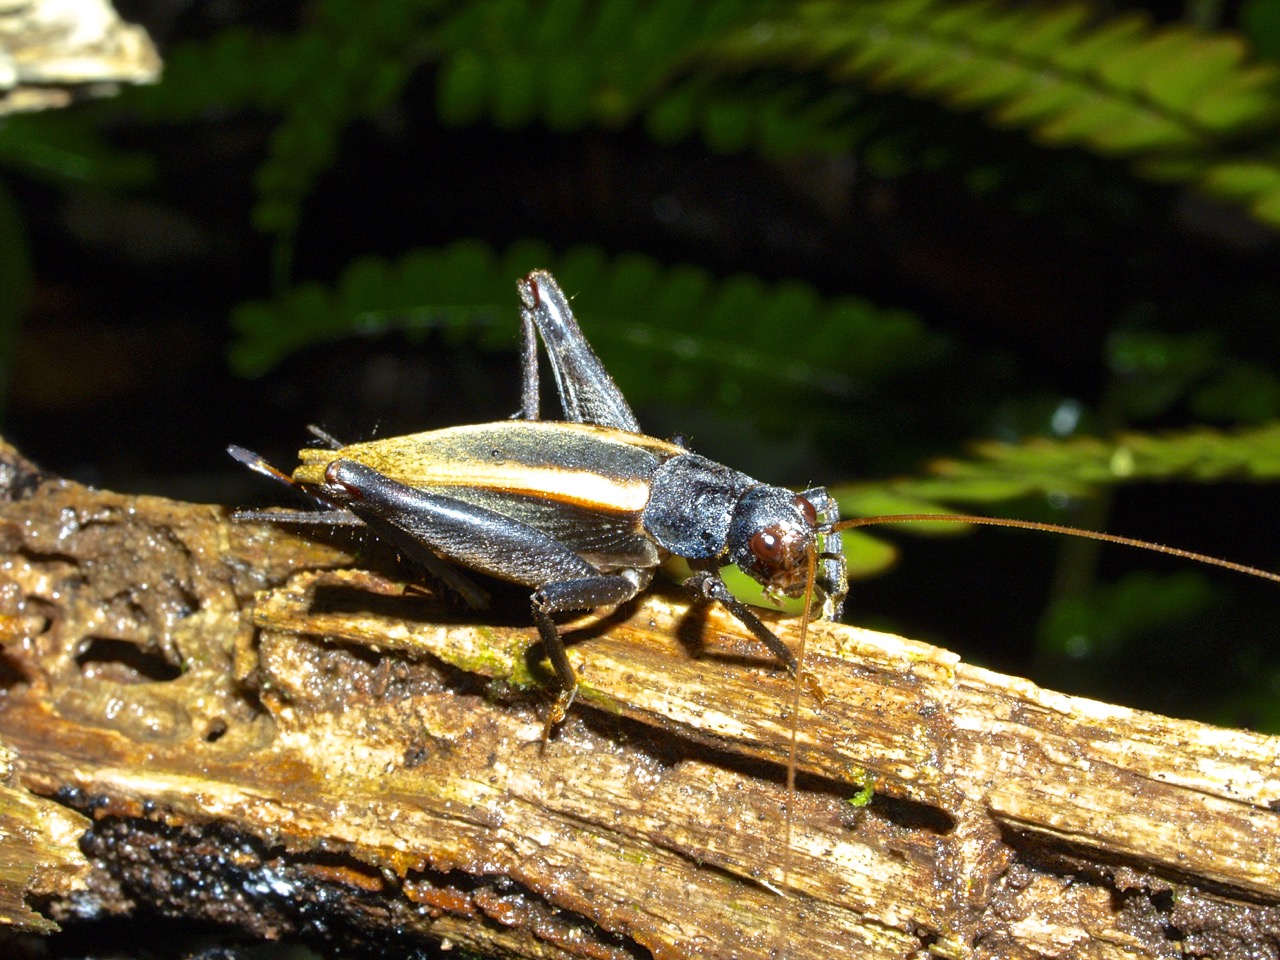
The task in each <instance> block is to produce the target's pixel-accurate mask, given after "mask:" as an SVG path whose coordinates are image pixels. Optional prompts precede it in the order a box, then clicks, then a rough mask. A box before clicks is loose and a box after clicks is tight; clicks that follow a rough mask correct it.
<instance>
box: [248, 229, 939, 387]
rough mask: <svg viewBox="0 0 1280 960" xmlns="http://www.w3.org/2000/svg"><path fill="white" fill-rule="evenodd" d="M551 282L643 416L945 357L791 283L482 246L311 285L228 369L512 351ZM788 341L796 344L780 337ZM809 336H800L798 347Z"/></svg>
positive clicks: (845, 381)
mask: <svg viewBox="0 0 1280 960" xmlns="http://www.w3.org/2000/svg"><path fill="white" fill-rule="evenodd" d="M537 267H547V268H550V269H551V270H552V271H553V272H554V273H555V274H556V277H557V279H558V280H559V281H560V283H561V285H562V286H563V287H564V288H565V290H567V291H568V292H569V293H570V295H571V296H573V297H574V309H575V312H576V313H577V314H578V318H579V321H580V322H581V324H582V327H583V330H584V332H585V333H586V334H587V337H588V339H590V340H591V342H592V344H593V345H594V346H595V347H596V349H597V350H598V351H599V352H600V354H601V355H602V356H603V357H605V358H606V360H607V363H608V366H609V369H610V371H611V372H612V373H613V374H614V376H615V378H616V379H617V380H618V382H619V385H620V386H621V387H622V389H623V391H624V392H625V393H626V395H627V397H628V398H629V399H630V400H631V401H632V402H633V403H635V404H645V403H648V402H655V401H661V402H664V403H668V404H680V403H695V402H696V403H699V404H703V403H706V402H707V401H708V400H710V401H711V402H712V403H718V404H719V405H720V406H722V407H729V408H732V407H734V406H736V405H737V404H739V403H740V402H741V400H742V398H743V396H744V394H745V393H746V392H747V391H748V390H755V391H758V392H760V393H761V394H763V395H774V394H773V391H794V390H802V391H810V392H813V393H817V394H819V395H825V396H828V397H835V398H843V397H845V396H847V395H848V394H849V393H850V392H851V391H852V390H853V388H854V385H855V384H857V385H862V384H864V383H866V382H868V381H870V380H874V379H880V378H884V377H888V376H891V375H893V374H894V373H895V372H897V371H901V370H903V369H907V368H914V367H917V366H919V365H920V364H921V363H923V362H926V359H925V358H929V357H935V356H937V354H938V352H939V351H938V338H937V337H936V336H935V335H933V334H931V333H929V332H928V331H926V330H925V329H924V328H923V327H922V325H921V324H920V322H919V321H918V320H917V319H916V318H915V317H913V316H911V315H910V314H908V313H906V312H905V311H901V310H882V309H879V308H877V307H875V306H873V305H872V304H870V303H868V302H867V301H865V300H861V299H858V298H856V297H838V298H835V299H831V300H823V299H821V298H820V297H819V296H818V295H817V294H816V293H815V292H814V291H813V290H812V289H810V288H809V287H807V286H805V285H803V284H800V283H794V282H784V283H779V284H775V285H772V286H769V285H766V284H764V283H762V282H760V281H759V280H756V279H755V278H752V277H747V276H737V277H731V278H728V279H726V280H715V279H713V278H712V277H711V276H710V275H709V274H707V273H706V272H705V271H703V270H701V269H699V268H696V267H690V266H680V267H661V266H660V265H659V264H657V263H656V262H655V261H653V260H650V259H649V258H646V257H641V256H636V255H624V256H619V257H616V258H609V257H606V256H605V254H604V253H602V252H601V251H600V250H598V249H596V248H593V247H579V248H576V249H574V250H570V251H569V252H567V253H565V254H562V255H552V254H551V253H550V251H549V250H548V249H547V248H545V247H543V246H542V245H540V244H536V243H525V244H520V245H517V246H515V247H513V248H511V249H510V250H509V251H507V252H506V253H505V254H504V255H502V256H496V255H494V253H493V252H492V251H491V249H490V248H489V247H488V246H486V245H485V244H483V243H479V242H460V243H455V244H453V245H451V246H449V247H447V248H445V249H443V250H418V251H414V252H411V253H409V254H407V255H406V256H404V257H403V258H401V259H399V260H397V261H395V262H387V261H385V260H380V259H375V258H368V259H364V260H361V261H358V262H357V263H354V264H352V265H351V266H350V267H348V268H347V270H346V271H345V272H344V273H343V274H342V276H341V277H340V278H339V280H338V282H337V284H336V285H335V286H334V287H333V288H329V287H325V286H322V285H319V284H307V285H303V286H299V287H296V288H294V289H292V290H289V291H287V292H286V293H285V294H283V295H281V296H279V297H277V298H276V299H275V300H273V301H270V302H257V303H250V304H246V305H243V306H241V307H240V308H239V309H238V310H237V311H236V313H235V316H234V318H233V323H234V325H235V328H236V331H237V333H238V340H237V343H236V344H235V346H234V347H233V349H232V353H231V357H232V363H233V366H234V367H235V369H236V370H237V371H238V372H240V373H242V374H246V375H254V374H259V373H262V372H263V371H265V370H267V369H269V368H270V367H271V366H273V365H274V364H276V363H278V362H279V361H280V360H281V359H282V358H283V357H284V356H286V355H287V354H289V353H291V352H294V351H296V350H298V349H300V348H302V347H304V346H307V345H310V344H314V343H317V342H323V341H327V340H332V339H336V338H340V337H344V336H349V335H351V334H353V333H355V332H361V333H371V332H380V331H384V330H389V329H397V330H408V331H413V330H422V329H432V330H446V331H455V332H457V333H458V334H465V335H469V336H473V337H476V338H477V339H478V340H479V341H480V342H481V344H482V345H484V346H489V347H495V348H506V347H513V346H514V345H515V344H516V342H517V331H518V324H517V317H518V313H517V302H516V297H515V283H514V282H515V279H516V278H517V277H519V276H522V275H523V274H525V273H527V272H529V271H530V270H532V269H534V268H537ZM779 331H786V333H785V334H780V333H779ZM796 331H803V335H796V334H795V332H796Z"/></svg>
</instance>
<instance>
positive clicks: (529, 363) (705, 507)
mask: <svg viewBox="0 0 1280 960" xmlns="http://www.w3.org/2000/svg"><path fill="white" fill-rule="evenodd" d="M518 290H519V297H520V318H521V346H522V378H523V380H522V398H521V399H522V402H521V409H520V411H519V413H518V414H517V416H516V417H514V418H512V419H510V420H505V421H499V422H496V423H484V424H475V425H468V426H458V427H450V428H445V429H440V430H434V431H430V432H426V433H418V434H411V435H407V436H399V437H389V438H385V439H379V440H371V441H367V442H362V443H354V444H350V445H344V444H342V443H340V442H339V441H337V440H335V439H334V438H332V437H329V436H328V435H327V434H325V433H324V432H323V431H321V430H318V429H316V428H312V432H313V433H314V434H315V435H316V436H317V437H318V438H319V439H320V440H321V441H323V442H324V444H325V445H324V446H323V447H308V448H304V449H302V450H301V451H300V452H299V460H300V464H299V466H298V467H297V468H296V469H295V470H294V471H293V472H292V474H286V473H284V472H283V471H281V470H278V469H277V468H275V467H274V466H272V465H271V464H269V463H267V462H266V461H265V460H264V459H263V458H261V457H259V456H258V455H257V454H255V453H252V452H250V451H248V450H245V449H244V448H242V447H238V446H234V445H233V446H231V447H229V448H228V452H229V453H230V454H231V456H232V457H234V458H235V459H236V460H238V461H239V462H241V463H242V464H244V465H245V466H247V467H249V468H250V469H252V470H255V471H257V472H258V473H261V474H263V475H266V476H269V477H271V478H273V479H274V480H277V481H280V482H282V483H285V484H288V485H290V486H291V487H293V488H295V489H296V490H299V491H301V492H302V493H303V494H304V495H305V496H306V497H308V498H310V499H311V500H312V501H313V502H314V503H315V504H316V505H317V506H318V507H320V508H321V509H318V510H305V511H298V510H294V511H280V510H271V511H254V510H243V511H238V512H237V514H236V517H237V519H239V520H256V521H267V522H272V523H281V522H285V523H302V524H324V525H350V526H364V527H367V528H368V529H369V530H371V531H372V532H373V533H374V534H376V535H377V536H379V537H381V538H384V539H385V540H387V541H388V542H389V543H391V544H392V545H394V546H395V547H396V548H397V549H398V550H399V551H401V553H402V554H403V555H404V556H405V557H407V558H408V559H409V560H411V561H412V562H414V563H416V564H418V565H419V566H420V567H421V568H422V569H423V570H424V571H425V572H426V573H427V574H429V575H430V576H432V577H435V578H436V579H438V580H439V581H441V582H442V583H443V584H445V585H446V586H447V587H448V588H450V589H451V590H452V591H453V592H454V593H456V594H457V595H458V596H459V597H460V598H461V599H462V600H463V602H464V603H466V604H468V605H469V606H472V607H477V608H478V607H480V606H482V605H483V603H484V594H483V593H482V592H481V591H480V590H479V589H478V588H477V587H476V586H475V584H474V583H472V582H471V580H470V579H469V578H468V577H466V576H465V574H464V573H462V572H461V571H462V570H468V571H473V572H476V573H480V574H483V575H487V576H490V577H494V578H497V579H499V580H505V581H509V582H512V583H515V584H518V585H522V586H525V587H528V588H529V589H530V590H531V591H532V592H531V595H530V603H531V613H532V620H533V623H534V625H535V627H536V629H537V632H538V635H539V637H540V639H541V641H542V643H543V646H544V649H545V652H546V656H547V658H548V660H549V661H550V664H551V667H552V669H553V671H554V673H555V678H556V681H557V686H558V689H557V691H556V695H555V699H554V701H553V702H552V704H551V706H550V708H549V710H548V712H547V716H546V727H545V731H546V734H547V735H550V733H551V731H553V730H554V728H555V726H556V725H557V724H559V723H560V722H561V721H562V720H563V719H564V718H565V716H566V713H567V711H568V710H569V709H570V707H571V705H572V704H573V701H574V696H575V693H576V691H577V686H578V680H577V676H576V674H575V672H574V669H573V666H572V665H571V663H570V661H569V659H568V657H567V656H566V654H565V646H564V638H563V636H562V634H561V632H560V628H558V627H557V625H556V622H555V620H554V619H553V618H554V617H555V616H556V615H557V614H563V613H571V612H577V611H586V610H594V609H596V608H602V607H612V606H617V605H619V604H623V603H626V602H627V601H629V600H631V599H632V598H634V597H635V596H637V595H638V594H639V593H641V592H642V591H644V590H645V589H646V588H647V587H648V586H649V584H650V582H651V581H652V579H653V577H654V575H655V573H656V571H657V570H658V568H659V567H660V566H662V564H663V563H664V562H665V561H666V560H667V559H668V558H670V557H673V556H675V557H682V558H684V559H685V560H687V561H688V564H689V567H690V568H691V570H692V571H693V573H692V575H691V576H689V577H688V578H687V579H686V580H685V581H684V583H683V588H684V590H685V591H686V592H687V593H689V594H690V595H691V596H692V597H693V598H694V599H695V600H698V601H702V602H712V603H718V604H720V605H722V606H723V607H724V608H725V609H727V610H728V611H729V612H730V613H731V614H732V615H733V616H734V617H735V618H736V619H737V620H738V621H739V622H740V623H741V624H742V625H743V626H744V627H745V628H746V629H747V630H748V631H749V632H750V633H751V634H752V635H753V636H754V637H756V638H757V639H758V640H759V641H760V642H761V643H762V644H764V646H765V647H766V648H767V649H768V650H769V651H770V653H771V655H772V656H773V657H774V659H776V661H777V663H778V665H779V667H780V668H782V669H784V670H786V671H787V672H789V673H790V674H791V675H792V676H793V677H794V678H795V684H794V687H793V690H794V694H793V696H794V702H793V704H792V716H793V717H795V716H796V715H797V713H798V710H797V707H798V705H799V702H800V697H801V689H802V683H801V680H802V679H804V678H805V673H804V642H805V636H806V632H807V629H808V625H809V622H810V621H811V620H813V619H827V620H838V619H839V617H840V614H841V610H842V605H843V602H844V599H845V596H846V594H847V593H848V575H847V570H846V566H845V560H844V557H843V555H842V552H841V538H840V535H841V531H842V530H846V529H850V528H853V527H861V526H869V525H873V524H883V523H908V522H916V521H926V520H927V521H933V522H937V521H955V522H965V523H972V524H980V525H991V526H1004V527H1016V528H1022V529H1031V530H1038V531H1043V532H1051V533H1060V534H1067V535H1071V536H1077V537H1087V538H1091V539H1096V540H1102V541H1106V542H1110V543H1117V544H1123V545H1127V546H1133V547H1138V548H1141V549H1146V550H1153V551H1157V552H1161V553H1166V554H1170V555H1173V556H1178V557H1182V558H1185V559H1189V560H1194V561H1197V562H1202V563H1206V564H1210V565H1214V566H1218V567H1223V568H1226V569H1230V570H1233V571H1236V572H1239V573H1244V574H1247V575H1251V576H1258V577H1262V578H1265V579H1268V580H1272V581H1276V582H1280V575H1277V574H1275V573H1272V572H1269V571H1266V570H1260V569H1257V568H1253V567H1248V566H1245V565H1242V564H1237V563H1233V562H1230V561H1227V560H1222V559H1219V558H1216V557H1211V556H1207V555H1204V554H1199V553H1194V552H1191V551H1187V550H1182V549H1179V548H1175V547H1167V546H1163V545H1161V544H1155V543H1149V542H1146V541H1141V540H1135V539H1131V538H1128V537H1122V536H1117V535H1113V534H1108V533H1099V532H1095V531H1089V530H1081V529H1078V528H1073V527H1066V526H1061V525H1057V524H1050V523H1040V522H1035V521H1021V520H1007V519H1001V518H994V517H981V516H969V515H962V514H918V515H897V516H882V517H858V518H851V519H843V520H842V519H841V517H840V511H839V505H838V504H837V502H836V501H835V499H834V498H833V497H832V496H831V495H830V494H829V493H828V492H827V490H826V489H825V488H823V487H813V488H810V489H807V490H803V491H801V492H799V493H797V492H795V491H793V490H790V489H787V488H785V487H780V486H773V485H770V484H768V483H764V482H761V481H759V480H755V479H753V478H752V477H749V476H747V475H746V474H744V473H742V472H740V471H738V470H735V469H733V468H731V467H728V466H725V465H723V464H719V463H716V462H714V461H712V460H710V459H707V458H706V457H702V456H700V455H698V454H697V453H694V452H693V451H692V450H690V449H689V448H688V447H687V446H686V444H685V443H684V442H683V441H682V440H680V439H677V440H674V441H667V440H661V439H657V438H654V437H651V436H648V435H646V434H644V433H643V432H642V430H641V428H640V425H639V423H638V421H637V419H636V417H635V414H634V413H633V412H632V410H631V407H630V406H629V405H628V403H627V401H626V398H625V397H624V396H623V395H622V392H621V391H620V390H619V389H618V387H617V385H616V384H615V383H614V381H613V379H612V378H611V377H610V376H609V374H608V372H607V371H606V370H605V368H604V365H603V364H602V363H601V361H600V359H599V357H597V355H596V354H595V352H594V351H593V350H592V348H591V346H590V344H589V343H588V342H587V340H586V338H585V337H584V336H583V334H582V331H581V330H580V328H579V326H578V323H577V321H576V320H575V319H574V316H573V312H572V310H571V309H570V305H569V300H568V298H567V297H566V295H565V293H564V292H563V291H562V290H561V289H560V287H559V286H558V285H557V283H556V281H555V280H554V279H553V278H552V276H551V275H550V274H549V273H547V272H546V271H542V270H539V271H534V272H533V273H530V274H529V275H528V276H527V277H525V278H524V279H522V280H520V281H519V283H518ZM539 340H541V343H542V344H543V347H544V349H545V350H546V354H547V356H548V358H549V361H550V369H551V372H552V375H553V378H554V381H555V387H556V392H557V393H558V396H559V402H560V406H561V408H562V416H563V419H562V420H544V419H542V416H541V403H540V384H539V351H538V342H539ZM730 564H732V565H736V566H738V567H739V568H740V569H742V570H743V571H744V572H745V573H747V574H748V575H750V576H751V577H752V578H753V579H755V580H756V581H757V582H759V583H760V584H761V585H762V586H763V588H764V591H765V594H766V596H769V597H774V598H781V597H788V598H803V604H802V613H801V617H802V620H801V625H800V630H799V641H798V644H797V649H796V650H795V651H793V650H792V649H791V648H790V647H788V646H787V645H786V644H784V643H783V642H782V641H781V640H780V639H779V638H778V637H777V636H776V635H775V634H774V633H773V632H772V631H771V630H770V629H769V627H768V626H766V625H765V623H764V622H763V621H762V620H761V619H760V618H759V617H758V616H757V615H756V614H755V613H753V612H752V610H751V608H750V607H749V606H747V604H745V603H744V602H743V601H741V600H739V599H738V598H736V597H735V596H734V595H733V594H732V593H730V591H729V589H728V587H727V586H726V584H725V581H724V580H723V578H722V576H721V569H722V568H724V567H727V566H728V565H730ZM810 685H811V688H812V689H813V691H814V694H815V696H818V697H820V691H819V687H818V685H817V683H816V682H812V683H811V684H810ZM795 780H796V729H795V725H794V722H793V725H792V728H791V740H790V752H789V761H788V766H787V773H786V790H787V794H786V795H787V803H786V808H785V810H786V812H785V815H784V826H783V831H784V839H785V843H784V846H783V851H784V852H783V857H782V862H781V867H780V876H781V887H782V888H783V890H784V891H785V889H786V888H787V879H788V866H789V857H790V845H791V829H792V824H791V818H792V807H793V806H794V796H795ZM783 940H784V941H785V931H784V934H783Z"/></svg>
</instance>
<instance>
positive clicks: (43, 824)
mask: <svg viewBox="0 0 1280 960" xmlns="http://www.w3.org/2000/svg"><path fill="white" fill-rule="evenodd" d="M14 780H15V778H14V776H13V755H12V754H11V753H10V752H9V751H8V750H7V749H6V748H5V747H4V745H3V744H0V851H3V855H0V930H3V929H5V928H8V929H10V930H26V931H32V932H35V933H51V932H53V931H54V930H57V929H58V927H57V924H55V923H53V922H52V921H50V920H48V919H47V918H45V917H43V916H41V915H40V914H39V913H36V912H35V911H33V910H32V909H31V908H30V907H29V906H28V905H27V902H26V898H27V897H29V896H30V897H48V896H52V895H55V894H56V895H58V896H62V897H66V896H70V895H71V894H74V893H76V892H77V891H79V890H82V889H84V886H85V877H86V875H87V874H88V873H89V861H88V860H86V859H85V857H84V855H83V854H82V853H81V852H80V847H79V846H78V845H77V844H78V842H79V839H80V837H81V835H82V834H83V833H84V832H85V830H86V829H88V827H89V821H88V820H86V819H85V818H84V817H82V816H81V815H80V814H78V813H76V812H75V811H74V810H68V809H67V808H66V807H64V806H62V805H60V804H57V803H54V802H53V801H51V800H46V799H44V798H43V797H37V796H35V795H34V794H32V793H30V792H29V791H27V790H24V789H23V788H22V787H21V786H19V785H18V784H17V783H15V782H14Z"/></svg>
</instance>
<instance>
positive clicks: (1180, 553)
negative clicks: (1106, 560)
mask: <svg viewBox="0 0 1280 960" xmlns="http://www.w3.org/2000/svg"><path fill="white" fill-rule="evenodd" d="M930 521H936V522H938V523H972V524H975V525H979V526H986V527H1015V528H1017V529H1019V530H1039V531H1042V532H1044V533H1062V534H1066V535H1067V536H1069V537H1084V538H1085V539H1087V540H1101V541H1103V542H1105V543H1118V544H1121V545H1122V546H1126V547H1137V548H1138V549H1139V550H1150V551H1152V552H1154V553H1166V554H1168V555H1169V556H1171V557H1181V558H1182V559H1184V560H1194V561H1196V562H1197V563H1205V564H1208V565H1209V566H1211V567H1221V568H1223V569H1224V570H1231V571H1234V572H1235V573H1243V574H1244V575H1245V576H1249V577H1261V578H1262V579H1263V580H1271V581H1274V582H1275V583H1280V573H1273V572H1271V571H1270V570H1263V569H1261V568H1259V567H1250V566H1248V565H1246V564H1243V563H1235V562H1234V561H1231V560H1223V559H1222V558H1221V557H1211V556H1209V555H1208V554H1207V553H1196V552H1195V551H1193V550H1183V549H1182V548H1181V547H1170V546H1166V545H1165V544H1163V543H1152V542H1150V541H1148V540H1136V539H1134V538H1133V537H1121V536H1118V535H1116V534H1114V533H1101V532H1099V531H1097V530H1083V529H1081V528H1079V527H1066V526H1063V525H1061V524H1057V523H1041V522H1040V521H1038V520H1007V519H1005V518H1003V517H978V516H970V515H968V514H963V513H900V514H889V515H886V516H882V517H853V518H851V519H848V520H841V521H840V522H839V523H835V524H833V525H832V526H831V532H832V533H835V532H836V531H838V530H849V529H852V528H853V527H870V526H874V525H876V524H880V523H927V522H930Z"/></svg>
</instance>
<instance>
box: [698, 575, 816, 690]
mask: <svg viewBox="0 0 1280 960" xmlns="http://www.w3.org/2000/svg"><path fill="white" fill-rule="evenodd" d="M684 588H685V589H686V590H688V591H689V592H691V593H692V594H693V595H694V596H695V597H697V598H698V599H700V600H715V601H718V602H719V603H720V604H722V605H723V606H724V607H725V608H726V609H727V610H728V611H729V612H730V613H732V614H733V615H734V616H735V617H737V618H738V622H739V623H741V624H742V625H743V626H744V627H746V628H747V629H748V630H750V631H751V633H752V634H753V635H754V636H755V638H756V639H757V640H759V641H760V642H761V643H763V644H764V645H765V646H766V647H768V648H769V652H770V653H772V654H773V655H774V656H775V657H777V658H778V661H779V662H780V663H781V664H782V665H783V666H784V667H786V668H787V672H788V673H790V674H792V675H793V676H794V675H796V674H798V673H799V672H800V664H799V662H798V661H797V660H796V657H795V654H794V653H792V652H791V649H790V648H789V647H788V646H787V645H786V644H785V643H783V642H782V641H781V640H779V639H778V638H777V636H775V635H774V632H773V631H772V630H770V629H769V628H768V627H766V626H765V625H764V624H763V623H762V622H761V620H760V618H759V617H757V616H756V615H755V614H754V613H752V612H751V608H750V607H748V606H747V605H746V604H745V603H743V602H742V601H741V600H739V599H738V598H737V597H735V596H734V595H733V594H732V593H730V592H729V588H728V587H727V586H725V582H724V580H723V579H721V577H720V571H718V570H715V569H706V570H699V571H698V572H697V573H695V574H694V575H693V576H692V577H690V578H689V579H688V580H686V581H685V582H684Z"/></svg>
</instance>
